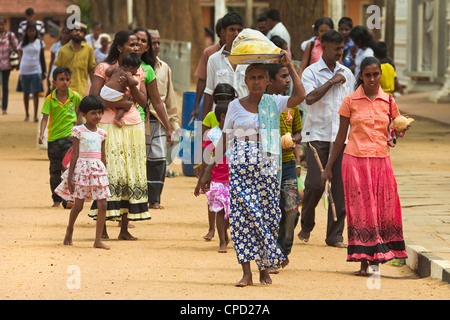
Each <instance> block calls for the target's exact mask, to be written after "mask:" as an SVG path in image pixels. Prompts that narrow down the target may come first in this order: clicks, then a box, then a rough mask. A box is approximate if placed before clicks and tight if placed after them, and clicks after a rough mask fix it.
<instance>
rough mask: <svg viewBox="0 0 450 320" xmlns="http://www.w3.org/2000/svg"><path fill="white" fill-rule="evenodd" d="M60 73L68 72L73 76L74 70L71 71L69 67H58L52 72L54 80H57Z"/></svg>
mask: <svg viewBox="0 0 450 320" xmlns="http://www.w3.org/2000/svg"><path fill="white" fill-rule="evenodd" d="M60 74H68V75H69V76H71V75H72V71H70V69H69V68H67V67H57V68H55V70H53V73H52V77H53V80H56V78H57V77H58V75H60Z"/></svg>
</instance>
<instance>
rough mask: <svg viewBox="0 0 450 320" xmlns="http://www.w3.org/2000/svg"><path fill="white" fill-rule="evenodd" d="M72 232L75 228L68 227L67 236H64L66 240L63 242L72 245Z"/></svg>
mask: <svg viewBox="0 0 450 320" xmlns="http://www.w3.org/2000/svg"><path fill="white" fill-rule="evenodd" d="M72 234H73V229H70V228H69V227H67V229H66V236H65V237H64V242H63V243H64V245H65V246H71V245H72Z"/></svg>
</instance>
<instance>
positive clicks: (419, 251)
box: [406, 244, 450, 283]
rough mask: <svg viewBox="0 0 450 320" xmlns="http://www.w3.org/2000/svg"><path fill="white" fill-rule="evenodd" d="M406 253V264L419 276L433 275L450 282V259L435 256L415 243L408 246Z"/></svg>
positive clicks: (432, 276)
mask: <svg viewBox="0 0 450 320" xmlns="http://www.w3.org/2000/svg"><path fill="white" fill-rule="evenodd" d="M406 253H407V254H408V259H406V265H407V266H408V267H409V268H411V269H412V270H413V271H414V272H416V273H417V274H418V275H419V277H421V278H426V277H431V278H436V279H439V280H442V281H444V282H447V283H450V261H448V260H443V259H441V258H439V257H437V256H435V255H434V254H432V253H431V251H430V250H428V249H427V248H425V247H422V246H418V245H413V244H411V245H407V246H406Z"/></svg>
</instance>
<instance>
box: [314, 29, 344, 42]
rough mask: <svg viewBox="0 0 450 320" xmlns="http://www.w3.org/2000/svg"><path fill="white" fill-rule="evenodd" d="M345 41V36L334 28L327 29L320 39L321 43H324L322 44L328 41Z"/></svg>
mask: <svg viewBox="0 0 450 320" xmlns="http://www.w3.org/2000/svg"><path fill="white" fill-rule="evenodd" d="M344 41H345V40H344V36H343V35H342V34H340V33H339V32H337V31H336V30H334V29H331V30H327V31H325V32H324V33H323V34H322V38H321V39H320V43H322V44H324V43H327V42H332V43H341V42H344Z"/></svg>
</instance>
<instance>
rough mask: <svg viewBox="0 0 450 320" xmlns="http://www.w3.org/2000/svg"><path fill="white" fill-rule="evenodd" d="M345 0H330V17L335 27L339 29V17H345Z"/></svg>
mask: <svg viewBox="0 0 450 320" xmlns="http://www.w3.org/2000/svg"><path fill="white" fill-rule="evenodd" d="M343 8H344V4H343V0H328V17H329V18H331V19H332V20H333V23H334V29H336V30H337V29H338V22H339V19H341V18H342V17H343Z"/></svg>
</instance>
